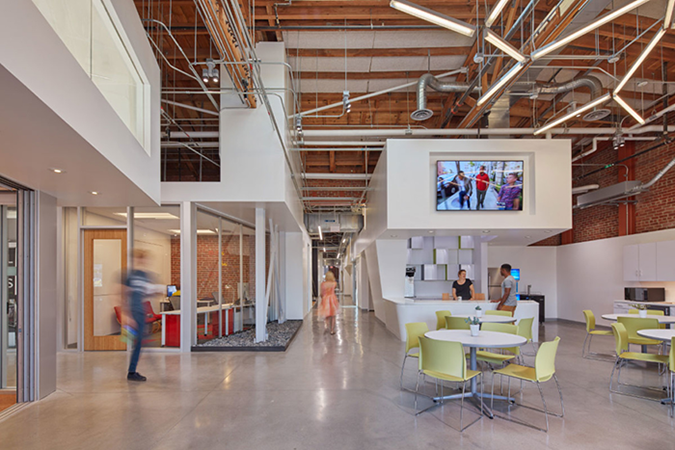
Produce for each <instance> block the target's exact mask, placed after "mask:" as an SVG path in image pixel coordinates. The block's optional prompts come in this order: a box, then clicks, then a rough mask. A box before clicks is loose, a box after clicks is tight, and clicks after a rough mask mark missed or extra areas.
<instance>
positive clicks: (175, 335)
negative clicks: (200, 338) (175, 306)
mask: <svg viewBox="0 0 675 450" xmlns="http://www.w3.org/2000/svg"><path fill="white" fill-rule="evenodd" d="M231 309H234V305H233V304H232V303H228V304H226V305H215V306H203V307H201V308H197V314H198V315H199V314H204V334H206V332H207V330H208V327H209V313H212V312H218V311H224V312H225V330H224V331H225V334H226V335H228V334H230V310H231ZM160 314H161V316H162V347H164V346H168V347H180V310H174V311H163V312H161V313H160ZM169 322H170V323H169ZM169 325H170V327H171V331H170V332H168V335H169V336H168V341H169V342H168V343H167V326H169ZM232 331H234V330H232Z"/></svg>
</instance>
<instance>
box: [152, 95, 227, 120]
mask: <svg viewBox="0 0 675 450" xmlns="http://www.w3.org/2000/svg"><path fill="white" fill-rule="evenodd" d="M162 103H166V104H167V105H174V106H178V107H179V108H185V109H191V110H192V111H197V112H201V113H204V114H212V115H214V116H219V115H220V113H218V112H217V111H211V110H210V109H205V108H198V107H196V106H192V105H186V104H185V103H178V102H173V101H171V100H165V99H162Z"/></svg>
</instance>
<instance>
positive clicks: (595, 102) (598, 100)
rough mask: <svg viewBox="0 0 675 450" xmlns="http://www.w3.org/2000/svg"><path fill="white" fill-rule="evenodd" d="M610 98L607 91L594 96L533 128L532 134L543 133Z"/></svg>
mask: <svg viewBox="0 0 675 450" xmlns="http://www.w3.org/2000/svg"><path fill="white" fill-rule="evenodd" d="M610 98H612V96H611V94H610V93H609V92H608V93H606V94H605V95H603V96H602V97H598V98H596V99H595V100H593V101H592V102H590V103H586V104H585V105H584V106H582V107H581V108H578V109H576V110H574V111H571V112H569V113H567V114H565V115H564V116H562V117H560V118H558V119H556V120H554V121H553V122H551V123H549V124H547V125H544V126H543V127H540V128H537V129H536V130H534V134H535V135H537V134H541V133H543V132H545V131H548V130H550V129H551V128H553V127H556V126H558V125H560V124H561V123H563V122H566V121H567V120H569V119H571V118H572V117H576V116H577V115H579V114H582V113H584V112H586V111H588V110H589V109H593V108H595V107H596V106H599V105H601V104H603V103H605V102H606V101H607V100H609V99H610Z"/></svg>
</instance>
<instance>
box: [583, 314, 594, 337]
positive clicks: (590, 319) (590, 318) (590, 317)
mask: <svg viewBox="0 0 675 450" xmlns="http://www.w3.org/2000/svg"><path fill="white" fill-rule="evenodd" d="M583 312H584V319H586V333H590V332H591V331H593V330H595V314H593V311H591V310H590V309H584V311H583Z"/></svg>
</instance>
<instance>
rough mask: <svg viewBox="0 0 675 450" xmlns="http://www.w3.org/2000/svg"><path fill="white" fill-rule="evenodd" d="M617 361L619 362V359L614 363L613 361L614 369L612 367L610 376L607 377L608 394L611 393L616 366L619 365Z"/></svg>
mask: <svg viewBox="0 0 675 450" xmlns="http://www.w3.org/2000/svg"><path fill="white" fill-rule="evenodd" d="M619 361H621V360H620V359H619V358H616V361H614V367H612V374H611V375H610V376H609V392H613V390H612V382H613V381H614V372H616V366H618V365H619Z"/></svg>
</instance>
